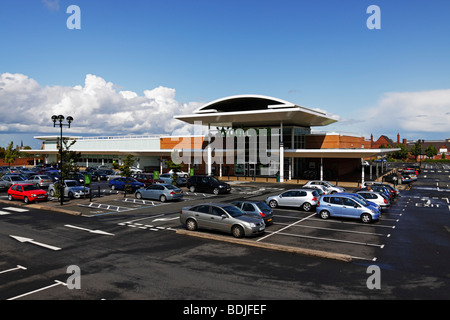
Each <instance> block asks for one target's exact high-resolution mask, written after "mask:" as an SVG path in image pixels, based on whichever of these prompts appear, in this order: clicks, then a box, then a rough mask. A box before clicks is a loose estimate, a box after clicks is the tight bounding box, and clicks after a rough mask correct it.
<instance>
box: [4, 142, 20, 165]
mask: <svg viewBox="0 0 450 320" xmlns="http://www.w3.org/2000/svg"><path fill="white" fill-rule="evenodd" d="M13 145H14V144H13V142H12V141H11V143H10V144H9V145H8V148H7V149H6V151H5V158H4V159H5V162H6V163H8V164H9V167H10V168H11V163H14V161H16V159H17V158H18V157H19V152H18V151H17V149H15V148H13Z"/></svg>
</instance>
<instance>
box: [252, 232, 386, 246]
mask: <svg viewBox="0 0 450 320" xmlns="http://www.w3.org/2000/svg"><path fill="white" fill-rule="evenodd" d="M279 231H281V230H278V231H275V232H273V233H271V234H269V235H273V234H276V233H279V234H280V235H284V236H290V237H297V238H306V239H315V240H324V241H331V242H342V243H349V244H356V245H363V246H369V247H379V248H384V244H372V243H367V242H358V241H349V240H340V239H332V238H322V237H312V236H304V235H299V234H293V233H285V232H281V233H280V232H279ZM266 232H270V231H266ZM269 235H267V236H269ZM267 236H266V237H267ZM257 241H259V240H257Z"/></svg>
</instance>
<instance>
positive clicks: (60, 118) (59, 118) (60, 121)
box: [52, 115, 73, 205]
mask: <svg viewBox="0 0 450 320" xmlns="http://www.w3.org/2000/svg"><path fill="white" fill-rule="evenodd" d="M66 120H67V124H66V123H63V121H64V116H63V115H59V116H57V115H53V116H52V121H53V127H54V128H55V127H56V123H57V122H58V124H59V128H60V138H59V170H60V172H61V179H60V196H61V205H63V202H64V177H63V146H62V145H63V135H62V128H63V126H68V127H69V128H70V124H71V123H72V121H73V118H72V117H71V116H68V117H67V118H66Z"/></svg>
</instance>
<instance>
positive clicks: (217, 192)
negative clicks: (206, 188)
mask: <svg viewBox="0 0 450 320" xmlns="http://www.w3.org/2000/svg"><path fill="white" fill-rule="evenodd" d="M213 193H214V194H215V195H216V196H217V195H218V194H219V188H214V190H213Z"/></svg>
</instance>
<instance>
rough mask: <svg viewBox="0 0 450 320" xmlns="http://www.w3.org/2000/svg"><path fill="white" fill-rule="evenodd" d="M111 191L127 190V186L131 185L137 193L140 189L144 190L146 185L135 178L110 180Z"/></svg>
mask: <svg viewBox="0 0 450 320" xmlns="http://www.w3.org/2000/svg"><path fill="white" fill-rule="evenodd" d="M108 185H109V187H110V188H111V190H125V185H129V187H130V188H131V189H132V190H133V191H136V190H137V189H139V188H143V187H144V186H145V184H143V183H142V182H139V181H137V180H136V179H134V178H126V177H119V178H114V179H111V180H109V183H108Z"/></svg>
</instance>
